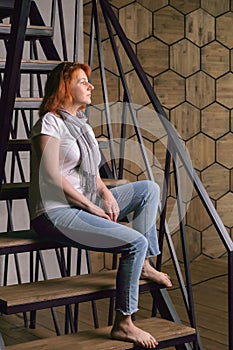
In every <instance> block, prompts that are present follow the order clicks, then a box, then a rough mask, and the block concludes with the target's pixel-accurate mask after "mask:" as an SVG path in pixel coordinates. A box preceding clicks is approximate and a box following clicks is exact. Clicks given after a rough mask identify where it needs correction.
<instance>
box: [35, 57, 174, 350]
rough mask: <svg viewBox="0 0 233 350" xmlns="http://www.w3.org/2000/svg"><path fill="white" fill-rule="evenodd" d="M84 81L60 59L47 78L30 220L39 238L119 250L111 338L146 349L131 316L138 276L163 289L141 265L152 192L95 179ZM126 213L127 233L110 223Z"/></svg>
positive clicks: (151, 227) (155, 190)
mask: <svg viewBox="0 0 233 350" xmlns="http://www.w3.org/2000/svg"><path fill="white" fill-rule="evenodd" d="M89 77H90V68H89V66H88V65H85V64H80V63H72V62H64V63H61V64H59V65H58V66H57V67H56V68H55V69H54V70H53V71H52V72H51V73H50V75H49V77H48V79H47V82H46V86H45V96H44V99H43V101H42V104H41V107H40V112H39V114H40V119H39V120H38V122H37V123H36V124H35V125H34V127H33V128H32V131H31V142H32V160H31V174H32V179H31V186H30V212H31V222H32V226H33V227H34V229H35V230H36V231H37V232H38V233H39V234H40V235H45V237H46V238H47V239H53V240H56V241H59V242H62V243H63V244H68V245H71V246H74V247H79V248H86V249H89V250H94V251H104V252H114V253H121V258H120V262H119V268H118V273H117V279H116V316H115V320H114V324H113V327H112V331H111V336H112V338H114V339H119V340H125V341H130V342H134V343H135V344H137V345H139V346H143V347H146V348H154V347H156V345H157V344H158V342H157V341H156V339H154V337H153V336H152V335H150V334H149V333H147V332H144V331H143V330H141V329H139V328H137V327H136V326H135V325H134V323H133V322H132V319H131V315H132V314H133V313H135V312H136V311H137V310H138V281H139V278H144V279H145V278H146V279H150V280H152V281H154V282H156V283H160V284H163V285H165V286H166V287H170V286H171V281H170V279H169V277H168V276H167V275H166V274H164V273H162V272H159V271H156V270H155V269H154V268H153V267H152V266H151V265H150V264H149V262H148V257H149V256H152V255H153V256H156V255H157V254H159V248H158V241H157V234H156V227H155V221H156V213H157V208H158V203H159V187H158V185H157V184H155V183H154V182H152V181H147V180H145V181H138V182H135V183H131V184H126V185H122V186H119V187H116V188H114V189H111V190H109V189H108V188H107V187H106V186H105V184H104V183H103V181H102V180H101V178H100V175H99V172H98V165H99V162H100V155H99V150H98V144H97V141H96V139H95V137H94V133H93V131H92V129H91V127H90V126H89V125H88V123H87V120H86V117H85V114H84V113H83V111H82V110H83V109H84V108H85V106H86V105H88V104H90V103H91V94H92V90H93V89H94V87H93V85H92V84H90V83H89V81H88V79H89ZM131 212H133V213H134V214H133V222H132V228H130V227H128V226H125V225H120V224H119V223H117V221H119V220H121V219H122V218H124V217H125V216H126V215H128V214H129V213H131Z"/></svg>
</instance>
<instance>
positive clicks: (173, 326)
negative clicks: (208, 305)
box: [6, 317, 196, 350]
mask: <svg viewBox="0 0 233 350" xmlns="http://www.w3.org/2000/svg"><path fill="white" fill-rule="evenodd" d="M135 324H136V325H137V326H138V327H140V328H142V329H143V330H145V331H147V332H149V333H151V334H152V335H153V336H154V337H155V338H156V339H157V340H158V342H159V345H158V347H157V348H156V349H162V348H164V347H168V346H170V345H171V344H172V345H174V346H175V345H179V344H183V343H184V342H187V343H188V342H190V341H193V340H195V339H196V331H195V329H193V328H191V327H188V326H185V325H182V324H177V323H174V322H171V321H168V320H164V319H161V318H157V317H153V318H145V319H143V320H140V321H135ZM110 330H111V327H103V328H99V329H94V330H87V331H81V332H78V333H75V334H69V335H62V336H59V339H58V338H57V337H49V338H46V339H40V340H34V341H31V342H27V343H22V344H17V345H11V346H7V347H6V349H7V350H31V349H33V350H41V349H43V350H53V349H54V344H56V350H63V349H64V348H67V349H76V348H77V344H78V349H79V350H84V349H85V350H86V349H95V350H110V349H111V350H129V349H135V347H134V344H133V343H130V342H123V341H119V340H113V339H110V337H109V334H110ZM137 349H138V350H139V349H143V350H145V348H140V347H137Z"/></svg>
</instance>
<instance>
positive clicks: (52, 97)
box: [39, 62, 91, 117]
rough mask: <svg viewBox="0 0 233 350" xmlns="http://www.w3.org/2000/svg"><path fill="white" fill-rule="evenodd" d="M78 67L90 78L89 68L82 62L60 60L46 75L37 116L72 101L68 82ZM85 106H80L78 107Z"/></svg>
mask: <svg viewBox="0 0 233 350" xmlns="http://www.w3.org/2000/svg"><path fill="white" fill-rule="evenodd" d="M80 69H82V70H83V71H84V72H85V73H86V75H87V78H88V79H89V78H90V74H91V68H90V67H89V66H88V65H87V64H84V63H78V62H62V63H60V64H59V65H58V66H56V67H55V68H54V69H53V70H52V71H51V72H50V73H49V76H48V79H47V81H46V84H45V92H44V98H43V101H42V103H41V105H40V109H39V116H40V117H42V116H43V115H44V114H46V113H47V112H52V113H56V112H57V109H58V108H59V107H61V106H62V105H63V104H64V103H65V102H67V100H68V101H69V102H70V103H72V96H71V94H70V83H71V81H72V79H73V77H74V75H75V73H77V72H78V71H79V70H80ZM83 108H85V106H82V107H81V108H80V109H83Z"/></svg>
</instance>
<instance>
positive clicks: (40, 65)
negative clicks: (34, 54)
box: [0, 58, 61, 74]
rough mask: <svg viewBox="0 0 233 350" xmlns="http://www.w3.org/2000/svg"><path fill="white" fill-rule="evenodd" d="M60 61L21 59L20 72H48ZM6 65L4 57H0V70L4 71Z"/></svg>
mask: <svg viewBox="0 0 233 350" xmlns="http://www.w3.org/2000/svg"><path fill="white" fill-rule="evenodd" d="M59 63H61V61H51V60H50V61H48V60H29V59H28V60H22V61H21V66H20V72H21V73H41V74H46V73H49V72H50V71H51V70H52V69H54V68H55V67H56V66H57V65H58V64H59ZM5 65H6V59H4V58H1V59H0V72H4V69H5Z"/></svg>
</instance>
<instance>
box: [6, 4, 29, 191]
mask: <svg viewBox="0 0 233 350" xmlns="http://www.w3.org/2000/svg"><path fill="white" fill-rule="evenodd" d="M30 4H31V0H17V1H15V6H14V11H13V16H12V27H11V34H10V37H9V41H8V50H7V56H6V66H5V73H4V77H3V83H2V93H1V99H0V121H1V129H0V189H1V185H2V179H3V174H4V167H5V161H6V154H7V146H8V139H9V134H10V125H11V117H12V112H13V109H14V102H15V97H16V89H17V83H16V82H17V81H18V78H19V73H20V64H21V58H22V53H23V46H24V38H25V32H26V26H27V20H28V16H29V9H30Z"/></svg>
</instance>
